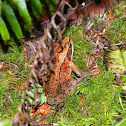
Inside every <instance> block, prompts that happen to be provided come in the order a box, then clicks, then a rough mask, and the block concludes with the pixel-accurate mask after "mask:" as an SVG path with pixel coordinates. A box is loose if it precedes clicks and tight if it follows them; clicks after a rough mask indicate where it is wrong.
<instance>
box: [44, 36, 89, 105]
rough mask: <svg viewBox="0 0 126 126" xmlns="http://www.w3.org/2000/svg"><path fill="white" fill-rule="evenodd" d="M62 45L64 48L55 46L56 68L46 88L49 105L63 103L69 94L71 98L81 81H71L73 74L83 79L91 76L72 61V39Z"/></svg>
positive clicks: (69, 38)
mask: <svg viewBox="0 0 126 126" xmlns="http://www.w3.org/2000/svg"><path fill="white" fill-rule="evenodd" d="M62 43H63V47H62V48H61V46H60V44H57V45H56V46H55V50H56V55H55V60H54V67H53V68H52V70H51V75H50V80H49V82H48V84H47V86H46V91H47V94H48V98H47V103H49V104H57V103H60V102H63V100H64V98H65V95H66V94H67V95H68V96H69V95H70V94H71V92H72V91H73V89H74V88H75V87H76V86H77V85H78V84H79V80H80V79H76V80H75V79H70V78H71V73H72V72H74V73H75V74H76V75H77V76H79V77H81V78H83V77H84V76H85V75H86V76H87V75H90V73H89V72H84V70H83V69H80V68H78V67H77V66H75V64H74V63H73V61H72V56H73V40H72V38H71V37H66V38H64V39H63V41H62Z"/></svg>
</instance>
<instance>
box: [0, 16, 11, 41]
mask: <svg viewBox="0 0 126 126" xmlns="http://www.w3.org/2000/svg"><path fill="white" fill-rule="evenodd" d="M0 34H1V37H2V39H3V40H4V41H7V40H9V39H10V34H9V32H8V29H7V26H6V24H5V22H4V20H3V19H2V17H0Z"/></svg>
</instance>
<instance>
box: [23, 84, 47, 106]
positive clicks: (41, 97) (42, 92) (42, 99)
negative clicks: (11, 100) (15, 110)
mask: <svg viewBox="0 0 126 126" xmlns="http://www.w3.org/2000/svg"><path fill="white" fill-rule="evenodd" d="M36 86H37V87H36V89H38V93H39V94H41V96H40V98H39V101H38V105H42V104H43V103H44V101H45V93H44V91H43V88H42V86H41V85H40V84H36ZM33 87H34V85H33V84H31V86H30V89H31V90H32V91H33V92H34V88H33ZM32 91H28V93H29V95H30V96H31V97H32V98H35V94H34V93H33V92H32ZM23 94H24V93H23ZM27 98H28V100H29V102H30V104H32V103H33V99H31V98H30V97H28V96H27ZM24 102H25V103H26V104H27V100H25V101H24Z"/></svg>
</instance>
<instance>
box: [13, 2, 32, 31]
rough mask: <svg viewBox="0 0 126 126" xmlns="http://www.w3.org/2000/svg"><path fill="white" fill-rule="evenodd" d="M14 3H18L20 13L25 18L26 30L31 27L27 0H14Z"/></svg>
mask: <svg viewBox="0 0 126 126" xmlns="http://www.w3.org/2000/svg"><path fill="white" fill-rule="evenodd" d="M13 3H14V4H15V5H16V7H17V9H18V12H19V15H20V16H21V18H22V19H23V20H24V23H25V24H24V28H25V29H26V30H29V29H31V23H32V22H31V17H30V15H29V12H28V8H27V5H26V2H25V0H13Z"/></svg>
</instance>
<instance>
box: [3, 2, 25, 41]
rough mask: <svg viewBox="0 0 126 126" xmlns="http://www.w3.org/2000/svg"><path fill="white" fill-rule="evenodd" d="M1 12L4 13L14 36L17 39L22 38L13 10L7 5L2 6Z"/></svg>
mask: <svg viewBox="0 0 126 126" xmlns="http://www.w3.org/2000/svg"><path fill="white" fill-rule="evenodd" d="M2 10H3V12H4V13H5V16H6V18H7V20H8V22H9V24H10V26H11V28H12V30H13V32H14V34H15V35H16V37H17V38H18V39H19V38H20V37H22V36H23V34H22V30H21V27H20V24H19V23H18V20H17V18H16V15H15V13H14V11H13V8H12V7H11V6H10V5H9V4H4V5H3V6H2Z"/></svg>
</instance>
